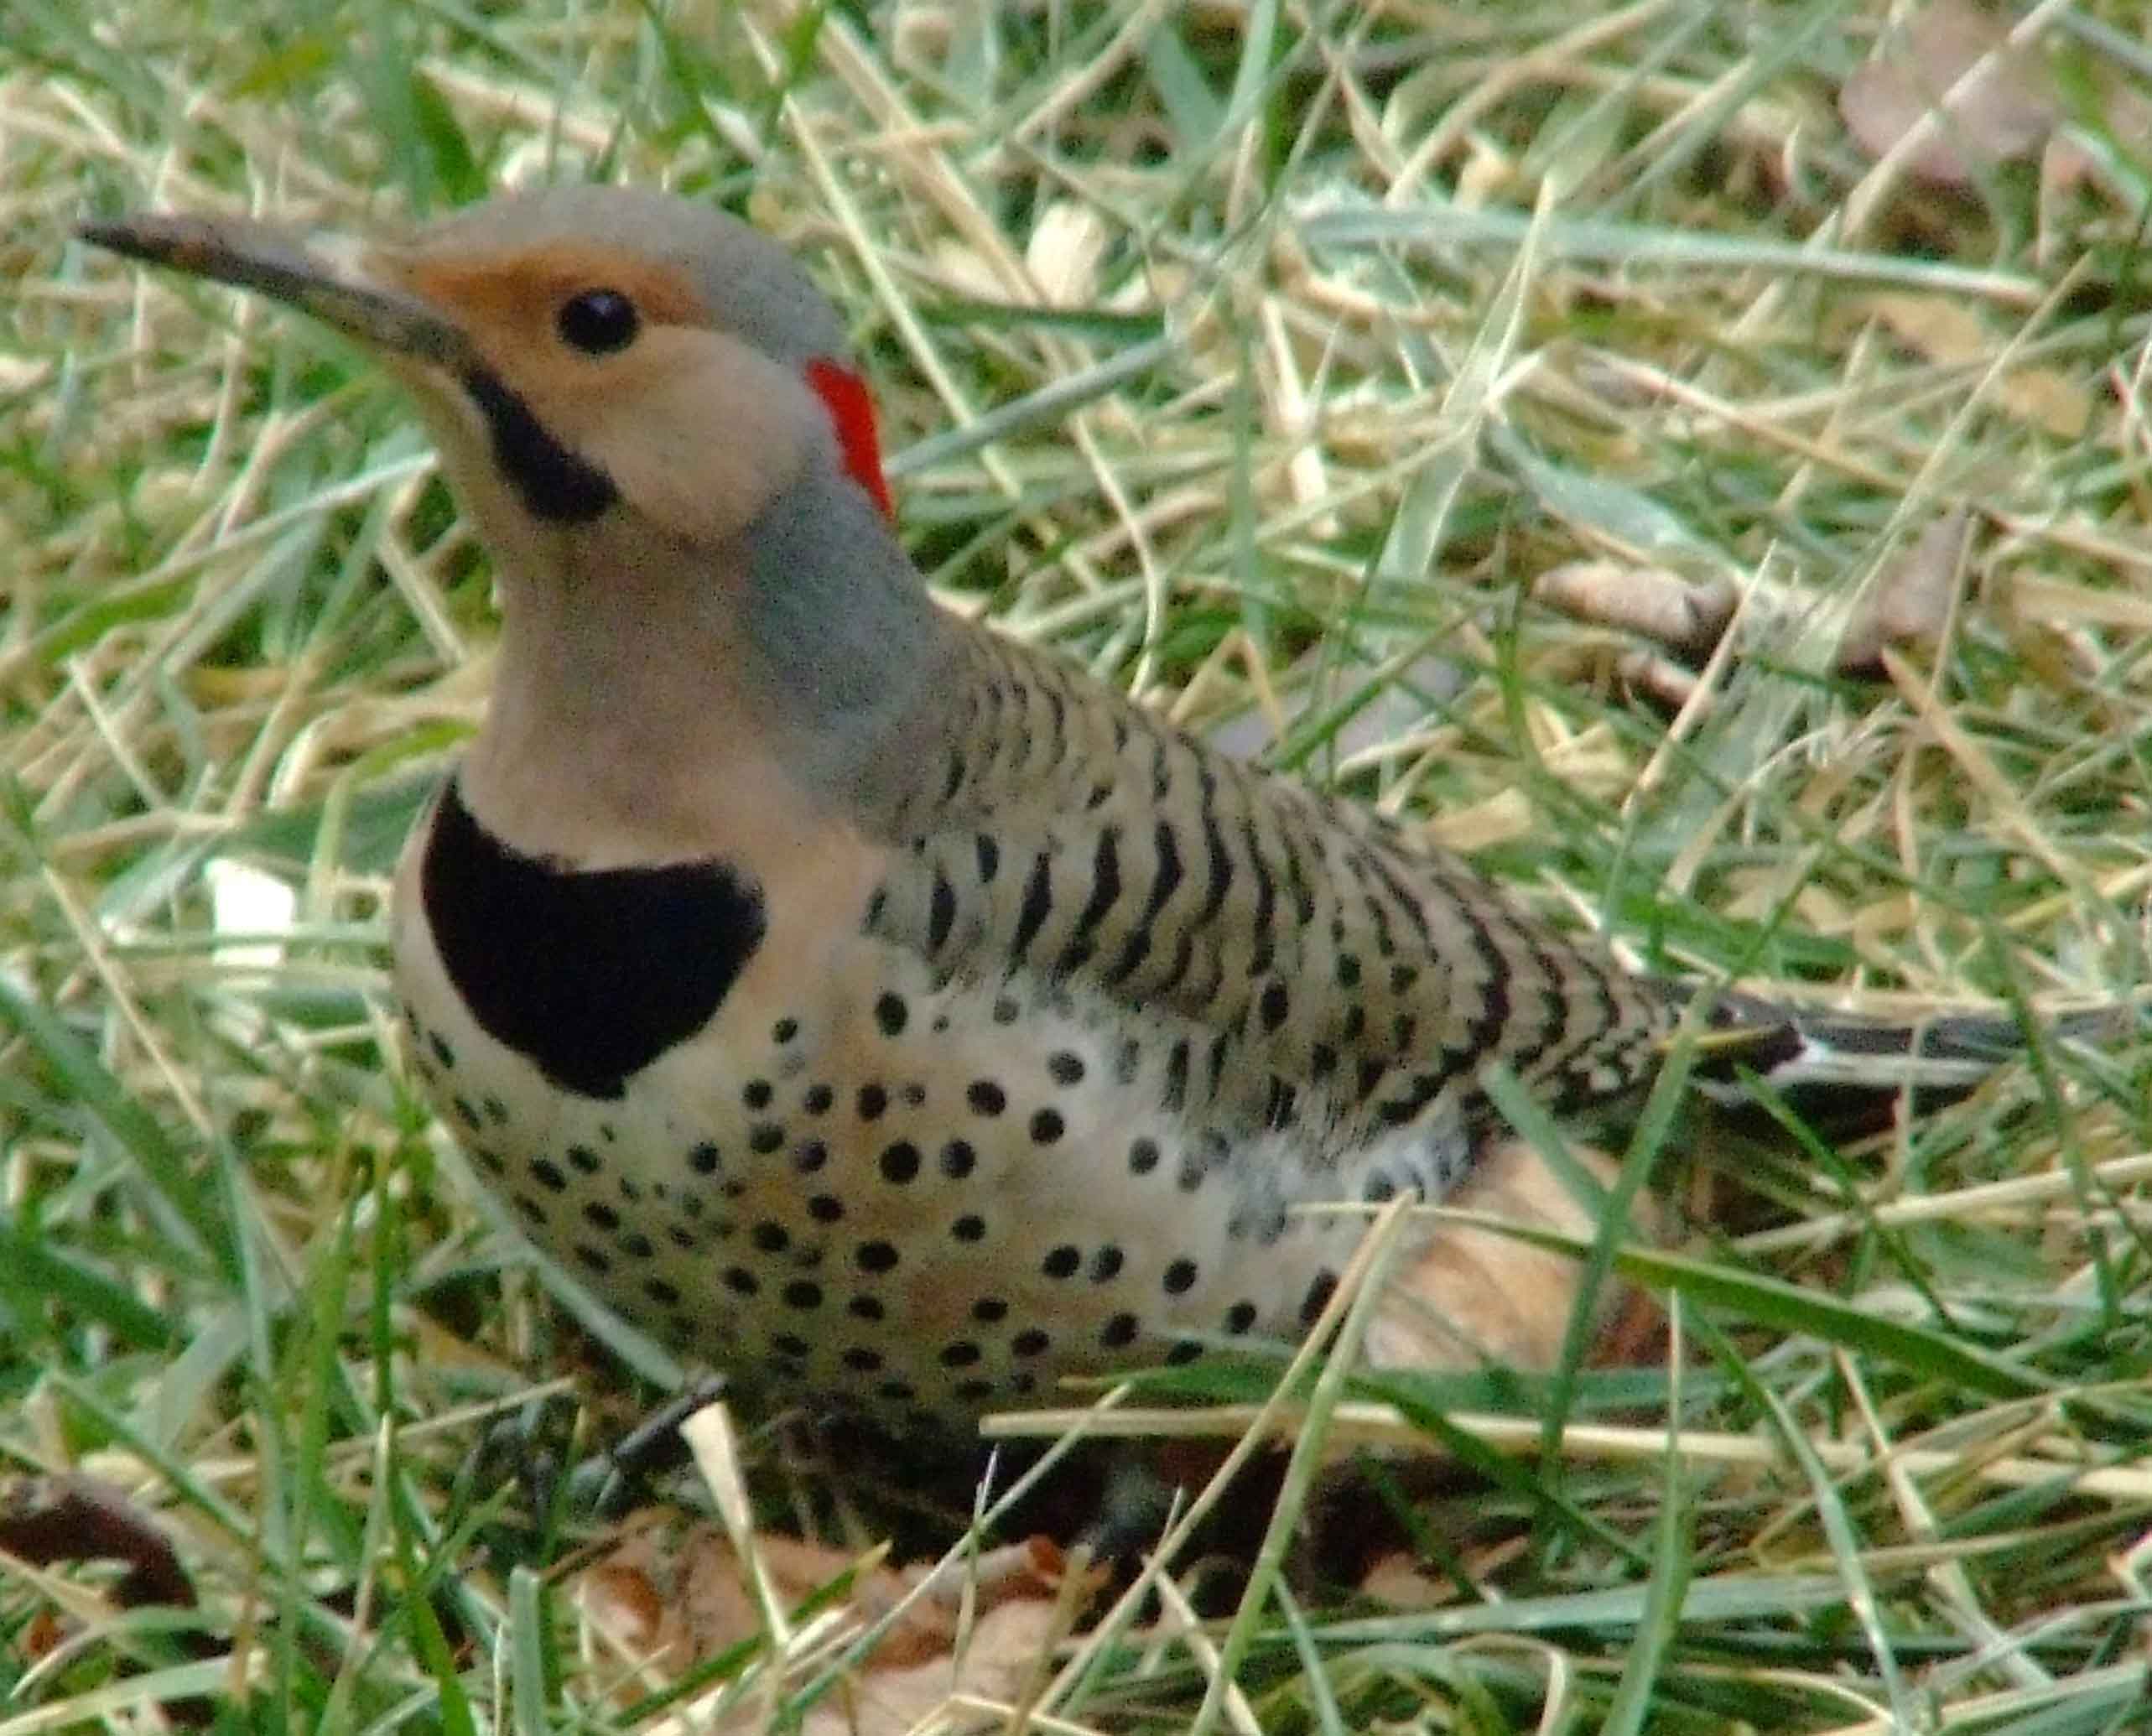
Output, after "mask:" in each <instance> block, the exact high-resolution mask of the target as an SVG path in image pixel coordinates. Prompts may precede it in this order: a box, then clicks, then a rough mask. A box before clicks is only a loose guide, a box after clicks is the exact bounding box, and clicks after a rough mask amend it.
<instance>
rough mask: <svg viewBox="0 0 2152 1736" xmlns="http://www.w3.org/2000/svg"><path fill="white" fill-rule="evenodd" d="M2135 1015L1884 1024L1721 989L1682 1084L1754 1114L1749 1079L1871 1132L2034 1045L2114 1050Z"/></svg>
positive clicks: (1963, 1089) (1949, 1016)
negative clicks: (1867, 1125)
mask: <svg viewBox="0 0 2152 1736" xmlns="http://www.w3.org/2000/svg"><path fill="white" fill-rule="evenodd" d="M1695 993H1696V991H1695V990H1689V991H1688V992H1687V994H1685V995H1684V997H1683V998H1685V999H1687V998H1693V997H1694V995H1695ZM2147 1011H2148V1010H2147V1009H2146V1008H2144V1007H2143V1006H2138V1005H2134V1004H2131V1003H2126V1002H2114V1003H2110V1004H2108V1005H2107V1006H2095V1007H2086V1008H2082V1009H2080V1010H2077V1011H2070V1012H2065V1013H2060V1014H2057V1015H2056V1016H2054V1017H2052V1018H2044V1019H2042V1020H2040V1021H2039V1023H2038V1026H2037V1027H2036V1032H2031V1033H2029V1032H2028V1031H2027V1030H2026V1028H2025V1025H2024V1024H2022V1023H2021V1022H2020V1021H2019V1020H2018V1019H2017V1018H2015V1017H2014V1016H2011V1015H2009V1014H2007V1013H1987V1012H1974V1011H1949V1012H1941V1013H1937V1014H1935V1015H1933V1016H1930V1017H1927V1018H1922V1019H1892V1018H1887V1017H1874V1016H1864V1015H1861V1014H1856V1013H1844V1012H1837V1011H1830V1010H1828V1009H1823V1008H1808V1007H1801V1006H1791V1005H1788V1004H1786V1003H1784V1002H1780V1001H1769V1000H1765V999H1764V998H1763V997H1761V996H1760V995H1751V994H1748V993H1744V992H1742V991H1740V990H1729V991H1726V992H1723V993H1721V994H1720V995H1718V997H1717V999H1716V1000H1715V1001H1713V1006H1712V1009H1711V1015H1710V1024H1709V1028H1708V1031H1707V1032H1704V1033H1703V1034H1702V1036H1701V1037H1698V1038H1697V1044H1698V1048H1699V1053H1698V1057H1697V1061H1696V1063H1695V1066H1694V1068H1693V1070H1692V1073H1691V1075H1690V1077H1691V1080H1692V1083H1693V1084H1695V1086H1696V1088H1697V1089H1698V1090H1700V1091H1702V1093H1703V1094H1705V1095H1707V1096H1708V1097H1709V1098H1711V1099H1713V1100H1714V1101H1716V1102H1718V1103H1722V1104H1728V1105H1730V1106H1733V1107H1737V1108H1741V1107H1754V1105H1755V1104H1756V1103H1757V1100H1758V1094H1757V1091H1756V1089H1755V1087H1754V1084H1752V1083H1751V1082H1752V1081H1759V1082H1760V1083H1761V1084H1762V1085H1763V1086H1764V1087H1765V1089H1767V1090H1768V1091H1769V1092H1770V1093H1771V1094H1775V1095H1777V1096H1780V1097H1781V1098H1783V1099H1786V1101H1787V1102H1788V1103H1790V1104H1791V1105H1792V1106H1793V1107H1794V1108H1795V1109H1796V1110H1797V1111H1799V1112H1800V1113H1801V1115H1804V1116H1805V1117H1806V1118H1808V1119H1811V1120H1815V1121H1817V1122H1818V1123H1821V1124H1827V1125H1830V1126H1832V1127H1833V1128H1843V1126H1844V1125H1846V1124H1847V1123H1848V1122H1849V1121H1850V1122H1856V1123H1862V1122H1875V1123H1877V1124H1879V1125H1883V1124H1887V1123H1888V1121H1889V1120H1890V1118H1891V1116H1892V1115H1894V1114H1895V1110H1896V1108H1897V1105H1898V1104H1900V1103H1901V1102H1906V1101H1910V1103H1911V1104H1912V1105H1913V1107H1914V1108H1915V1110H1916V1111H1917V1110H1925V1109H1928V1108H1932V1107H1937V1106H1940V1105H1941V1104H1946V1103H1948V1102H1950V1101H1952V1100H1953V1099H1957V1098H1960V1097H1962V1096H1964V1095H1966V1094H1967V1093H1969V1092H1971V1091H1972V1090H1973V1089H1974V1088H1975V1087H1977V1086H1978V1085H1979V1084H1980V1083H1981V1082H1982V1081H1983V1079H1987V1078H1988V1075H1989V1074H1991V1073H1993V1072H1994V1071H1995V1070H1996V1069H1997V1068H1999V1067H2003V1066H2004V1065H2006V1064H2008V1063H2009V1062H2011V1061H2013V1060H2015V1059H2016V1058H2019V1057H2020V1056H2022V1055H2023V1054H2024V1053H2025V1052H2026V1050H2027V1049H2028V1048H2029V1047H2030V1046H2031V1043H2032V1042H2033V1041H2035V1039H2036V1040H2037V1041H2039V1042H2042V1043H2063V1044H2085V1045H2087V1046H2090V1047H2100V1048H2108V1047H2118V1046H2119V1045H2120V1044H2122V1043H2123V1042H2127V1041H2128V1040H2129V1037H2131V1036H2132V1035H2134V1033H2135V1032H2138V1031H2139V1030H2140V1029H2141V1028H2142V1027H2143V1026H2144V1022H2145V1021H2146V1016H2147Z"/></svg>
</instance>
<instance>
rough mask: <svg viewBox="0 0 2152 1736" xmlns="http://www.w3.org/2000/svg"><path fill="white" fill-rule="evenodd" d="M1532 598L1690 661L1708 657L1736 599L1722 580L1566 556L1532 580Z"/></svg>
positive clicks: (1566, 613) (1730, 587) (1731, 612)
mask: <svg viewBox="0 0 2152 1736" xmlns="http://www.w3.org/2000/svg"><path fill="white" fill-rule="evenodd" d="M1531 594H1532V600H1534V601H1535V602H1540V603H1544V604H1546V606H1548V607H1549V608H1552V609H1559V610H1561V611H1562V613H1564V614H1565V615H1572V616H1576V617H1577V618H1578V620H1579V621H1595V622H1597V623H1598V624H1599V625H1600V626H1612V627H1619V628H1621V629H1623V630H1624V632H1632V633H1642V634H1644V635H1645V637H1647V638H1651V639H1656V640H1657V641H1658V642H1660V643H1661V645H1664V646H1665V647H1666V648H1667V649H1668V650H1670V651H1672V652H1676V653H1677V654H1678V655H1680V656H1682V657H1687V658H1689V659H1691V660H1692V661H1696V662H1701V661H1702V659H1703V658H1705V657H1708V656H1710V655H1711V652H1712V647H1714V646H1715V645H1717V644H1718V639H1719V635H1720V634H1722V633H1723V632H1725V631H1726V625H1727V623H1728V621H1731V620H1733V618H1734V606H1735V604H1736V603H1737V602H1738V601H1739V598H1737V597H1736V596H1735V595H1734V587H1733V586H1732V585H1728V584H1727V583H1726V582H1725V581H1724V580H1712V581H1710V582H1708V583H1705V584H1701V585H1698V584H1694V583H1692V582H1691V581H1690V580H1687V579H1684V578H1682V576H1681V575H1680V574H1678V573H1670V572H1667V571H1666V569H1663V568H1661V567H1632V566H1626V565H1624V564H1622V563H1621V562H1619V561H1612V560H1572V561H1567V562H1565V563H1563V564H1562V565H1561V566H1558V567H1550V568H1549V569H1547V570H1546V572H1544V573H1541V574H1540V575H1539V577H1538V578H1537V579H1536V580H1533V581H1532V588H1531Z"/></svg>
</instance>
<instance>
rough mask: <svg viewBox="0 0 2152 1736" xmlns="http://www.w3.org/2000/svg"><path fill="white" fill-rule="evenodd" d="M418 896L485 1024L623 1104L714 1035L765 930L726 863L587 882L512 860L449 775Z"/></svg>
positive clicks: (637, 871)
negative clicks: (688, 1047) (641, 1078)
mask: <svg viewBox="0 0 2152 1736" xmlns="http://www.w3.org/2000/svg"><path fill="white" fill-rule="evenodd" d="M419 886H420V891H421V894H422V896H423V897H424V902H425V907H426V920H427V923H428V924H429V926H430V927H431V928H432V930H433V934H434V946H435V947H436V948H437V949H439V953H440V955H441V962H442V964H444V966H446V967H447V969H448V974H449V980H450V981H451V982H453V983H454V984H455V987H456V991H457V993H459V994H460V995H462V996H463V998H464V1000H465V1002H467V1003H468V1004H469V1006H470V1010H471V1013H472V1015H473V1016H475V1017H476V1019H477V1021H478V1022H479V1024H480V1025H481V1027H483V1028H484V1029H485V1031H486V1033H487V1034H488V1035H489V1036H491V1037H494V1038H495V1039H496V1041H498V1042H502V1043H503V1044H505V1045H506V1046H507V1047H509V1048H512V1049H513V1050H515V1051H516V1052H517V1053H518V1054H520V1055H523V1056H526V1057H528V1058H529V1059H530V1061H531V1063H533V1065H534V1066H535V1067H537V1068H538V1071H539V1072H541V1073H543V1074H544V1075H545V1076H546V1077H547V1078H548V1079H551V1080H552V1081H553V1082H554V1084H557V1085H559V1086H560V1087H562V1088H563V1089H566V1090H569V1091H574V1092H576V1093H578V1094H580V1095H583V1096H585V1097H618V1096H620V1095H621V1094H622V1092H623V1091H624V1090H625V1089H626V1081H627V1077H628V1075H629V1074H630V1073H636V1072H638V1071H639V1070H641V1069H642V1068H644V1067H647V1066H648V1065H649V1064H650V1063H651V1062H652V1061H654V1060H656V1059H657V1058H658V1056H660V1055H662V1054H663V1053H665V1051H666V1050H668V1049H669V1048H671V1047H673V1046H674V1045H675V1044H676V1043H678V1042H682V1041H684V1039H685V1038H687V1037H692V1036H693V1035H694V1033H695V1032H698V1031H699V1030H700V1029H702V1027H704V1025H706V1024H708V1023H709V1022H710V1017H711V1016H712V1015H713V1014H715V1012H716V1011H717V1009H718V1007H719V1006H720V1005H721V1004H722V1003H723V1001H724V1000H725V995H726V993H727V992H728V991H729V990H730V989H731V987H732V985H733V983H734V981H735V980H736V979H737V978H738V976H739V975H740V972H741V968H742V967H743V966H745V965H746V963H747V960H748V959H750V958H751V957H753V956H754V953H755V949H756V947H757V946H759V945H761V944H762V935H763V932H764V930H765V928H767V922H766V920H765V917H764V914H763V909H762V888H761V887H760V886H757V885H756V883H755V881H754V880H753V879H752V878H751V877H750V876H746V875H743V874H741V872H739V871H737V870H736V869H734V868H731V867H729V866H728V865H726V864H725V863H724V862H721V861H718V860H709V861H702V862H680V863H675V864H671V865H667V866H665V867H662V868H607V869H600V870H593V871H580V870H576V869H572V868H565V867H562V866H560V865H558V864H557V863H554V862H551V861H548V860H546V859H544V858H543V857H539V856H528V855H523V854H522V852H521V851H520V850H512V849H510V848H509V847H508V846H507V845H505V844H503V843H502V841H501V840H500V839H497V838H496V837H494V836H493V834H491V833H490V832H488V831H487V830H486V829H485V828H484V827H483V826H481V825H480V824H479V823H478V822H477V820H476V819H475V818H473V817H472V814H471V812H470V809H469V808H465V806H464V804H463V799H462V797H461V794H460V793H459V791H458V790H457V788H456V784H455V779H454V778H451V779H450V781H449V785H448V787H447V788H446V789H445V790H444V791H443V792H442V793H441V802H440V808H439V811H438V812H437V813H435V815H434V828H433V835H432V836H431V837H430V838H429V839H427V841H426V854H425V859H424V861H423V862H422V863H421V864H420V868H419Z"/></svg>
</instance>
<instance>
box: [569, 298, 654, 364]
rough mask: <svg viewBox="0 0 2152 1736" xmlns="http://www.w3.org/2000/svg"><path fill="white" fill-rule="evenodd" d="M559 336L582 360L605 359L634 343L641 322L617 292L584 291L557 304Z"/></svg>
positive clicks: (632, 307)
mask: <svg viewBox="0 0 2152 1736" xmlns="http://www.w3.org/2000/svg"><path fill="white" fill-rule="evenodd" d="M555 323H556V324H557V325H559V328H560V335H561V336H562V337H563V338H564V339H565V340H567V341H568V342H569V343H571V344H573V345H574V346H575V347H576V348H577V349H579V350H580V351H582V352H583V353H584V354H585V355H586V356H606V355H610V354H611V352H612V351H615V350H625V349H626V348H627V346H629V345H630V344H632V343H633V342H634V341H635V334H636V332H637V330H638V329H639V328H640V327H641V325H642V318H641V316H640V315H638V314H637V312H636V311H635V304H634V303H633V302H632V301H630V300H629V299H627V298H626V296H625V295H623V294H621V293H620V291H619V290H617V289H585V291H584V292H583V293H582V294H580V295H578V296H574V297H571V298H570V299H569V300H567V301H564V302H563V303H561V304H560V317H559V320H557V321H556V322H555Z"/></svg>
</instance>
